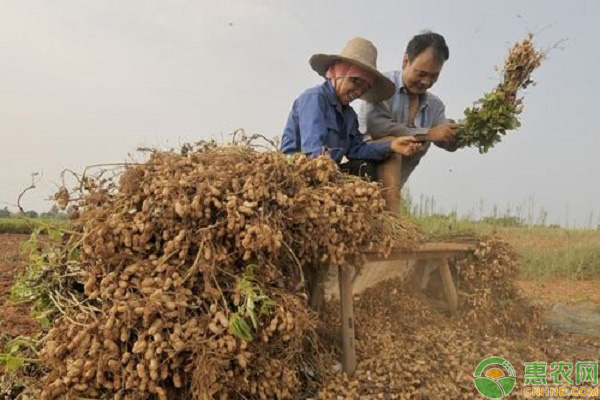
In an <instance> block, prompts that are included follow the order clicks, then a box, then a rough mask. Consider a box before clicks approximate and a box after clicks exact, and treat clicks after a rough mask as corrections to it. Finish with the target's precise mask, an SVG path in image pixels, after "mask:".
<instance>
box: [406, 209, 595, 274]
mask: <svg viewBox="0 0 600 400" xmlns="http://www.w3.org/2000/svg"><path fill="white" fill-rule="evenodd" d="M411 218H412V219H413V220H414V222H415V223H417V224H418V225H419V226H420V227H421V228H422V229H423V231H424V232H425V233H426V235H427V236H428V237H430V238H432V239H435V238H440V237H444V236H449V235H461V234H469V233H475V234H479V235H490V234H495V235H498V236H500V237H502V238H503V239H505V240H506V241H507V242H508V243H510V244H511V245H512V246H513V247H514V248H515V250H516V251H517V252H518V253H519V255H520V256H521V263H520V274H521V277H522V278H523V279H527V280H547V279H554V278H560V279H564V278H566V279H572V280H582V279H599V278H600V230H591V229H565V228H560V227H556V226H527V225H526V224H523V223H521V222H520V221H519V219H518V218H515V217H506V216H504V217H501V218H490V217H488V218H483V219H482V220H481V221H473V220H469V219H467V218H457V217H456V215H455V214H450V215H439V214H438V215H428V216H423V215H421V216H418V217H414V216H413V217H411Z"/></svg>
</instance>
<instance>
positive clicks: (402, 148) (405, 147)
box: [390, 136, 421, 156]
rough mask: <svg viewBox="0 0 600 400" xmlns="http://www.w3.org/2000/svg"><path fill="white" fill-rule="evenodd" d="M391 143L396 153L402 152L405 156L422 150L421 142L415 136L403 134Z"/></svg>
mask: <svg viewBox="0 0 600 400" xmlns="http://www.w3.org/2000/svg"><path fill="white" fill-rule="evenodd" d="M390 145H391V148H392V151H393V152H394V153H398V154H402V155H403V156H412V155H413V154H415V153H416V152H417V151H419V150H421V143H419V142H418V141H417V139H415V138H414V137H413V136H401V137H399V138H396V139H394V140H392V142H391V144H390Z"/></svg>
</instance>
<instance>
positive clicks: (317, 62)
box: [309, 54, 396, 103]
mask: <svg viewBox="0 0 600 400" xmlns="http://www.w3.org/2000/svg"><path fill="white" fill-rule="evenodd" d="M338 60H342V61H346V62H349V63H351V64H354V65H356V66H358V67H360V68H362V69H364V70H365V71H369V72H370V73H372V74H373V75H374V76H375V83H374V84H373V87H372V88H371V89H369V90H368V91H367V92H366V93H365V94H363V95H362V96H361V97H360V98H361V99H362V100H366V101H369V102H372V103H376V102H379V101H383V100H387V99H389V98H390V97H392V95H393V94H394V92H395V91H396V85H394V82H392V81H391V80H390V79H388V78H387V77H386V76H385V75H383V74H382V73H381V72H379V71H377V70H376V69H375V68H372V67H370V66H369V65H366V64H363V63H361V62H360V61H356V60H354V59H352V58H346V57H341V56H338V55H335V54H315V55H313V56H312V57H311V58H310V60H309V63H310V66H311V67H312V69H313V70H315V72H316V73H317V74H319V75H321V76H322V77H323V78H326V76H325V75H326V73H327V70H328V69H329V67H330V66H331V64H333V63H334V62H335V61H338Z"/></svg>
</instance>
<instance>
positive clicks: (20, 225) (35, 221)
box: [0, 217, 67, 234]
mask: <svg viewBox="0 0 600 400" xmlns="http://www.w3.org/2000/svg"><path fill="white" fill-rule="evenodd" d="M66 224H67V220H66V219H65V218H45V217H41V218H27V217H3V218H0V234H1V233H21V234H22V233H25V234H28V233H31V232H33V230H34V229H36V228H48V227H56V226H59V227H60V226H66Z"/></svg>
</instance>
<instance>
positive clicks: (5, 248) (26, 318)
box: [0, 234, 39, 345]
mask: <svg viewBox="0 0 600 400" xmlns="http://www.w3.org/2000/svg"><path fill="white" fill-rule="evenodd" d="M27 238H28V235H14V234H0V310H1V311H0V345H2V344H3V343H2V335H8V336H11V337H14V336H19V335H26V336H29V335H32V334H35V333H36V332H37V331H38V330H39V325H38V323H37V321H35V320H34V319H33V318H31V317H30V311H31V310H30V307H29V306H27V305H18V304H15V303H13V302H12V301H11V300H10V289H11V287H12V285H13V284H14V282H15V279H16V277H18V276H19V274H20V273H22V272H23V270H24V269H25V265H26V263H25V258H26V256H25V255H23V254H21V253H20V251H19V248H20V246H19V244H20V243H21V242H22V241H24V240H27Z"/></svg>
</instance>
